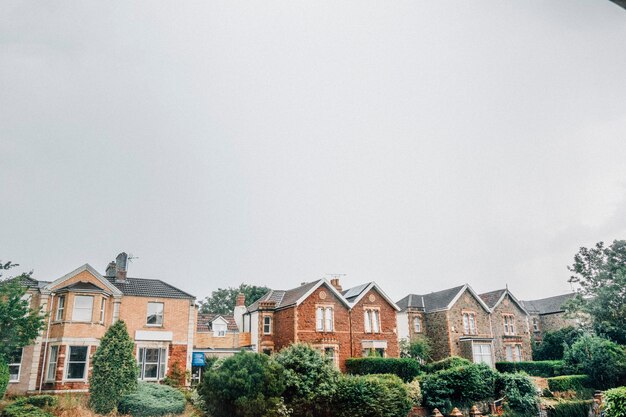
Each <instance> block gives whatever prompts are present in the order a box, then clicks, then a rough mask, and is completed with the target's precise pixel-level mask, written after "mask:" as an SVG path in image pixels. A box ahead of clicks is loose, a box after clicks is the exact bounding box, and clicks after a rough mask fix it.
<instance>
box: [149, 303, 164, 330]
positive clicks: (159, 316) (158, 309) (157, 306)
mask: <svg viewBox="0 0 626 417" xmlns="http://www.w3.org/2000/svg"><path fill="white" fill-rule="evenodd" d="M146 324H147V325H148V326H163V303H148V318H147V319H146Z"/></svg>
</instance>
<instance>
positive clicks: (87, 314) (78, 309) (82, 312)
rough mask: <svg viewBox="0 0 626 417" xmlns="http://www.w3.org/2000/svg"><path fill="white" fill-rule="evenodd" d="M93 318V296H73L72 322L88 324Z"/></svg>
mask: <svg viewBox="0 0 626 417" xmlns="http://www.w3.org/2000/svg"><path fill="white" fill-rule="evenodd" d="M92 317H93V296H92V295H76V296H74V310H73V311H72V321H84V322H90V321H91V318H92Z"/></svg>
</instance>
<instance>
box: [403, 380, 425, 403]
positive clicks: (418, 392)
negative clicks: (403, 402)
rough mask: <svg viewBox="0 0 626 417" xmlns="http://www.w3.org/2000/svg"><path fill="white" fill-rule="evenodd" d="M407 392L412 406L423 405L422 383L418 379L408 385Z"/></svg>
mask: <svg viewBox="0 0 626 417" xmlns="http://www.w3.org/2000/svg"><path fill="white" fill-rule="evenodd" d="M406 392H407V394H408V395H409V400H410V401H411V403H412V404H411V405H414V406H420V405H422V399H423V397H422V389H421V388H420V381H419V379H418V378H415V379H414V380H413V381H411V382H408V383H407V384H406Z"/></svg>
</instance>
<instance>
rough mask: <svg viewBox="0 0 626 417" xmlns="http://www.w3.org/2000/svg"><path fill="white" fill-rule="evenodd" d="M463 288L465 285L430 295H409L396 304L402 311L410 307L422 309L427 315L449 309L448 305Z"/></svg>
mask: <svg viewBox="0 0 626 417" xmlns="http://www.w3.org/2000/svg"><path fill="white" fill-rule="evenodd" d="M463 288H465V285H460V286H458V287H454V288H448V289H446V290H441V291H436V292H431V293H430V294H423V295H420V294H409V295H407V296H406V297H404V298H403V299H402V300H400V301H398V302H397V303H396V304H397V305H398V307H400V310H406V309H407V308H408V307H417V308H422V309H424V310H425V311H426V312H427V313H430V312H432V311H436V310H443V309H446V308H448V305H450V303H451V302H452V300H454V297H456V296H457V295H458V294H459V292H460V291H461V290H462V289H463Z"/></svg>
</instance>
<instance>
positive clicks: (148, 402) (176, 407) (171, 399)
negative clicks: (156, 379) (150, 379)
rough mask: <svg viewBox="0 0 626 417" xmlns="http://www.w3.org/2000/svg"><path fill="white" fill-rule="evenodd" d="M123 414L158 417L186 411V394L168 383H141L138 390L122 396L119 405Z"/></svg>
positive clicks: (119, 409) (138, 416)
mask: <svg viewBox="0 0 626 417" xmlns="http://www.w3.org/2000/svg"><path fill="white" fill-rule="evenodd" d="M118 411H119V412H120V413H121V414H130V415H132V416H134V417H158V416H165V415H168V414H181V413H182V412H183V411H185V396H184V395H183V393H182V392H180V391H178V390H177V389H175V388H172V387H169V386H167V385H158V384H150V383H145V382H143V383H140V384H139V385H138V387H137V391H135V392H134V393H132V394H127V395H125V396H123V397H122V399H121V400H120V404H119V407H118Z"/></svg>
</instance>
